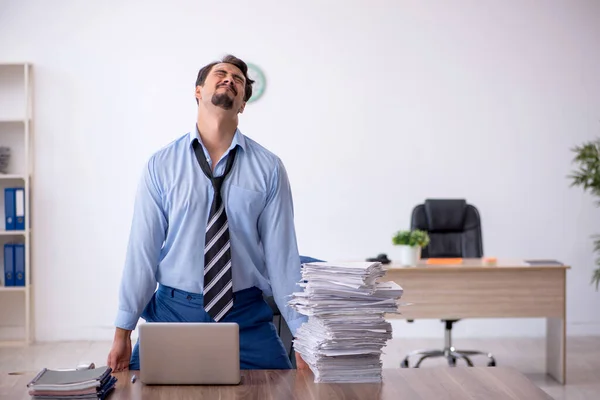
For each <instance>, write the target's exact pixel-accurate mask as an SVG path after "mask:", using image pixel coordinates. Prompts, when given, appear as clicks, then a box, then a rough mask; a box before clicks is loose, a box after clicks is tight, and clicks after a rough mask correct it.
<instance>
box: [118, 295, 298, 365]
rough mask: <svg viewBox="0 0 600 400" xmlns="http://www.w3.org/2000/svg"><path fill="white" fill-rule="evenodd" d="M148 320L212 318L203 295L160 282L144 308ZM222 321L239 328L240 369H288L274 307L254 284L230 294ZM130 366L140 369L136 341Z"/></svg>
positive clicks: (287, 360)
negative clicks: (206, 309)
mask: <svg viewBox="0 0 600 400" xmlns="http://www.w3.org/2000/svg"><path fill="white" fill-rule="evenodd" d="M142 318H143V319H144V320H146V321H147V322H213V323H217V322H215V321H214V319H212V318H211V316H210V315H208V313H207V312H206V311H204V304H203V296H202V295H201V294H195V293H188V292H185V291H183V290H178V289H173V288H170V287H167V286H162V285H160V286H159V288H158V290H157V291H156V292H155V293H154V295H153V296H152V299H151V300H150V302H149V303H148V305H147V306H146V308H145V309H144V312H143V313H142ZM221 321H223V322H236V323H237V324H238V325H239V328H240V368H241V369H290V368H292V364H291V362H290V359H289V357H288V354H287V353H286V350H285V348H284V346H283V343H282V342H281V339H280V338H279V336H278V335H277V331H276V329H275V326H274V325H273V311H272V310H271V308H270V307H269V305H268V304H267V303H266V302H265V300H264V299H263V294H262V291H261V290H259V289H258V288H256V287H252V288H249V289H244V290H240V291H239V292H235V293H234V294H233V308H232V309H231V310H230V311H229V313H228V314H227V316H225V318H223V319H222V320H221ZM129 369H132V370H139V369H140V363H139V341H138V343H136V344H135V346H134V348H133V351H132V354H131V361H130V364H129Z"/></svg>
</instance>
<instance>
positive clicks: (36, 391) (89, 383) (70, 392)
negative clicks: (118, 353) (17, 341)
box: [27, 366, 117, 400]
mask: <svg viewBox="0 0 600 400" xmlns="http://www.w3.org/2000/svg"><path fill="white" fill-rule="evenodd" d="M111 372H112V369H111V368H109V367H106V366H105V367H100V368H94V369H83V370H67V371H65V370H62V371H61V370H50V369H47V368H44V369H42V370H41V371H40V373H39V374H37V375H36V377H35V378H33V379H32V380H31V382H29V383H28V384H27V387H29V394H30V395H31V396H32V398H34V399H39V400H41V399H48V400H51V399H104V398H106V396H107V395H108V394H109V393H110V391H111V390H112V389H113V388H114V387H115V383H116V382H117V378H115V377H114V376H112V375H111Z"/></svg>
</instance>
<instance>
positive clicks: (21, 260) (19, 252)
mask: <svg viewBox="0 0 600 400" xmlns="http://www.w3.org/2000/svg"><path fill="white" fill-rule="evenodd" d="M13 248H14V269H15V272H14V276H15V286H25V245H24V244H14V245H13Z"/></svg>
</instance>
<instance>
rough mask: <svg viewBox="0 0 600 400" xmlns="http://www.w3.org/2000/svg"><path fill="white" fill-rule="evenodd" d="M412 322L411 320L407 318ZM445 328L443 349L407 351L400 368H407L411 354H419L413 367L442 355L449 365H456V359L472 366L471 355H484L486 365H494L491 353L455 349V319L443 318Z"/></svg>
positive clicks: (494, 360)
mask: <svg viewBox="0 0 600 400" xmlns="http://www.w3.org/2000/svg"><path fill="white" fill-rule="evenodd" d="M409 322H412V320H409ZM442 322H444V324H445V325H446V328H445V330H444V349H443V350H417V351H413V352H411V353H409V354H408V355H407V356H406V357H405V358H404V360H402V362H401V363H400V366H401V367H402V368H408V367H409V364H408V361H409V358H410V357H413V356H421V358H419V361H417V363H416V364H415V368H419V366H420V365H421V363H422V362H423V361H424V360H426V359H428V358H438V357H444V358H445V359H446V360H448V365H449V366H451V367H455V366H456V360H464V361H465V362H466V363H467V365H468V366H469V367H472V366H473V362H472V361H471V358H470V357H472V356H478V355H481V356H486V357H487V358H489V361H488V367H495V366H496V359H495V358H494V356H492V354H490V353H485V352H483V351H475V350H456V349H455V348H454V346H453V345H452V325H453V324H454V323H455V322H457V320H443V321H442Z"/></svg>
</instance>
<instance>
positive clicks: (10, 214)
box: [4, 188, 16, 231]
mask: <svg viewBox="0 0 600 400" xmlns="http://www.w3.org/2000/svg"><path fill="white" fill-rule="evenodd" d="M15 211H16V210H15V189H14V188H6V189H4V216H5V228H4V229H6V230H7V231H14V230H15V227H16V221H15Z"/></svg>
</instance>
